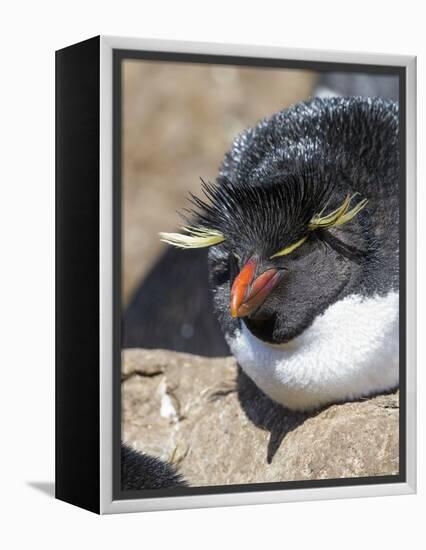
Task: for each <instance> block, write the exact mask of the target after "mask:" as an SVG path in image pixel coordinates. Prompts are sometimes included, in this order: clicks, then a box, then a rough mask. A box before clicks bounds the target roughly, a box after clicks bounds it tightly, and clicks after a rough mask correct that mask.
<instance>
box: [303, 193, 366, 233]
mask: <svg viewBox="0 0 426 550" xmlns="http://www.w3.org/2000/svg"><path fill="white" fill-rule="evenodd" d="M356 195H357V193H355V195H352V196H350V195H347V196H346V198H345V200H344V201H343V203H342V205H341V206H339V208H337V209H336V210H333V212H330V214H327V215H326V216H323V215H322V214H323V211H324V210H322V211H321V212H320V213H319V214H315V216H314V217H313V218H312V220H311V222H310V224H309V229H310V230H311V231H313V230H314V229H325V228H327V227H335V226H337V225H343V224H344V223H347V222H349V221H351V220H352V218H354V217H355V216H356V215H357V214H358V212H360V211H361V210H362V209H363V208H364V206H365V205H366V204H367V202H368V200H367V199H363V200H362V201H360V202H359V203H358V204H357V205H356V206H354V207H353V208H352V209H351V210H349V206H350V204H351V201H352V199H353V198H354V197H355V196H356Z"/></svg>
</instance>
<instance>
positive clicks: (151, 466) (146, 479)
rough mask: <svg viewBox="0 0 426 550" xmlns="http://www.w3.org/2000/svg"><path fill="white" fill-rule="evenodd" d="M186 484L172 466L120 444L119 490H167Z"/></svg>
mask: <svg viewBox="0 0 426 550" xmlns="http://www.w3.org/2000/svg"><path fill="white" fill-rule="evenodd" d="M186 485H187V483H186V482H185V481H184V479H183V478H182V476H181V475H180V474H179V473H178V472H177V471H176V469H175V468H174V466H172V465H171V464H169V463H167V462H163V461H162V460H160V459H159V458H157V457H154V456H150V455H147V454H142V453H139V452H138V451H136V450H135V449H132V448H131V447H129V446H128V445H125V444H123V443H122V444H121V489H122V490H123V491H127V490H134V491H135V490H141V489H167V488H171V487H184V486H186Z"/></svg>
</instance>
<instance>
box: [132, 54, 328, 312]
mask: <svg viewBox="0 0 426 550" xmlns="http://www.w3.org/2000/svg"><path fill="white" fill-rule="evenodd" d="M122 74H123V119H122V120H123V163H122V166H123V177H122V198H123V218H122V219H123V235H122V240H123V242H122V249H123V264H122V284H123V294H122V296H123V306H124V307H125V306H126V305H127V304H128V302H129V299H130V297H131V295H132V293H133V291H134V290H135V289H136V287H137V285H138V284H139V283H140V282H141V279H142V278H143V277H144V275H145V274H146V273H147V271H148V270H149V269H150V268H151V267H152V265H153V264H154V262H155V261H156V259H157V257H158V256H159V254H160V253H161V251H162V250H164V249H165V247H166V245H164V244H163V243H161V242H160V240H159V238H158V232H159V231H172V230H174V229H176V226H177V225H178V224H179V221H180V220H179V217H178V215H177V213H176V211H178V210H181V209H182V208H183V207H185V206H186V204H185V203H186V196H187V193H188V192H189V191H192V192H194V193H199V190H200V179H199V178H200V177H202V178H203V179H206V180H214V179H215V177H216V175H217V172H218V168H219V165H220V163H221V161H222V159H223V156H224V154H225V152H226V151H227V150H228V149H229V147H230V145H231V142H232V140H233V138H234V137H235V136H236V135H237V134H239V133H240V132H242V131H243V130H244V129H245V128H247V127H249V126H253V125H254V124H255V123H256V122H257V121H258V120H260V119H262V118H264V117H266V116H269V115H270V114H272V113H274V112H276V111H279V110H281V109H283V108H284V107H287V106H289V105H291V104H293V103H296V102H298V101H300V100H302V99H305V98H307V97H309V96H310V95H311V94H312V91H313V89H314V86H315V84H316V82H317V80H318V75H316V74H315V73H312V72H308V71H299V70H283V69H259V68H237V67H229V66H215V65H196V64H186V63H164V62H149V61H141V60H127V61H124V62H123V73H122Z"/></svg>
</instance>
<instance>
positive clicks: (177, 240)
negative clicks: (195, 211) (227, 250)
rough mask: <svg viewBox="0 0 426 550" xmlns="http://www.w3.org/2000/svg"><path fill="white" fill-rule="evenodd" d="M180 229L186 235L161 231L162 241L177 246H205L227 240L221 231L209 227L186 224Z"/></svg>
mask: <svg viewBox="0 0 426 550" xmlns="http://www.w3.org/2000/svg"><path fill="white" fill-rule="evenodd" d="M180 230H181V231H183V232H184V233H186V235H185V234H182V233H160V234H159V235H160V239H161V241H163V243H167V244H170V245H172V246H176V247H177V248H205V247H207V246H213V245H215V244H219V243H221V242H223V241H224V240H225V237H224V236H223V234H222V233H221V232H220V231H216V230H215V229H208V228H207V227H188V226H184V227H181V228H180Z"/></svg>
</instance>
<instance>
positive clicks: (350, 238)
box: [163, 97, 399, 410]
mask: <svg viewBox="0 0 426 550" xmlns="http://www.w3.org/2000/svg"><path fill="white" fill-rule="evenodd" d="M398 182H399V142H398V106H397V104H396V103H394V102H392V101H385V100H381V99H371V98H358V97H354V98H327V99H318V98H317V99H314V100H311V101H307V102H303V103H300V104H298V105H295V106H293V107H291V108H289V109H287V110H284V111H282V112H280V113H277V114H275V115H273V116H272V117H270V118H268V119H265V120H263V121H262V122H260V123H259V124H258V125H257V126H256V127H254V128H252V129H248V130H247V131H245V132H244V133H243V134H241V135H240V136H239V137H237V139H236V140H235V141H234V143H233V145H232V147H231V149H230V151H229V152H228V153H227V155H226V156H225V160H224V162H223V165H222V167H221V169H220V173H219V177H218V178H217V182H216V183H215V184H204V186H203V187H204V193H205V195H206V197H207V198H206V200H204V199H203V200H202V199H199V198H196V197H193V198H192V201H193V204H194V206H195V208H194V209H193V218H192V220H193V221H192V222H191V220H188V224H190V223H192V225H189V226H187V227H184V228H183V229H184V232H185V234H184V235H183V236H182V235H180V236H179V235H176V234H172V235H170V234H169V235H167V234H166V235H163V238H164V240H166V242H169V243H171V244H174V245H175V246H181V247H183V248H191V247H199V246H209V247H210V248H209V278H210V284H211V288H212V292H213V303H214V308H215V311H216V314H217V317H218V319H219V322H220V324H221V327H222V330H223V333H224V335H225V338H226V341H227V343H228V345H229V347H230V349H231V351H232V353H233V354H234V356H235V357H236V359H237V360H238V362H239V364H240V366H241V367H242V369H243V370H244V371H245V373H246V374H247V375H248V376H249V377H250V378H252V380H253V381H254V382H255V383H256V384H257V386H258V387H259V388H260V389H261V390H262V391H263V392H265V393H266V394H267V395H268V396H269V397H270V398H271V399H273V400H274V401H276V402H278V403H279V404H281V405H283V406H284V407H287V408H290V409H294V410H312V409H316V408H318V407H321V406H323V405H326V404H328V403H332V402H336V401H342V400H347V399H355V398H358V397H361V396H366V395H369V394H372V393H376V392H380V391H385V390H389V389H391V388H394V387H396V386H397V385H398V370H399V369H398V364H399V361H398V326H399V319H398V303H399V290H398V281H399V256H398V246H399V238H398V237H399V211H398V210H399V204H398V202H399V200H398V197H399V191H398V189H399V187H398Z"/></svg>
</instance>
